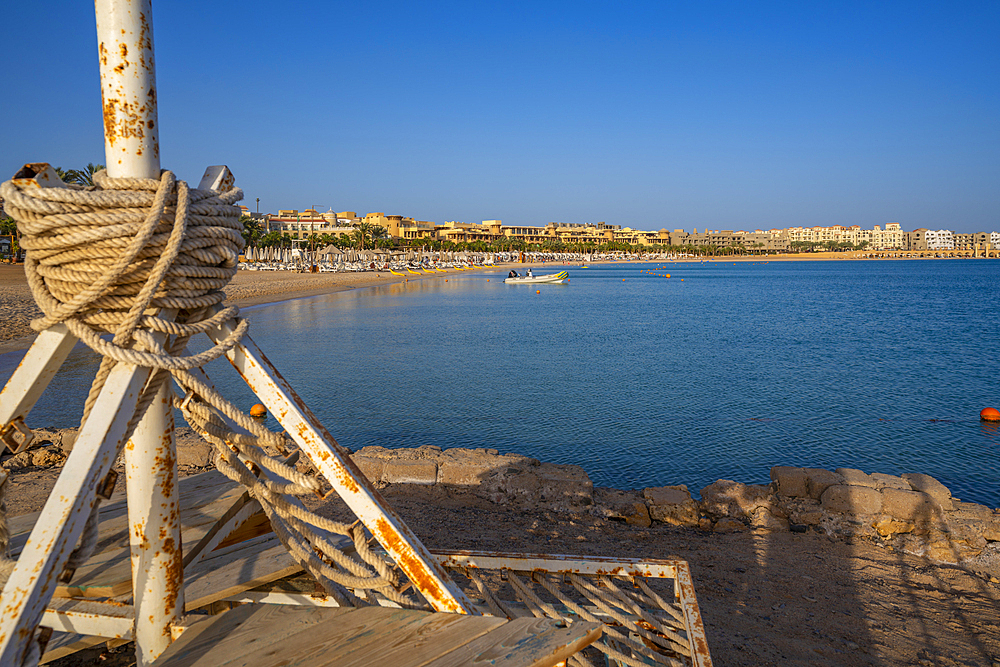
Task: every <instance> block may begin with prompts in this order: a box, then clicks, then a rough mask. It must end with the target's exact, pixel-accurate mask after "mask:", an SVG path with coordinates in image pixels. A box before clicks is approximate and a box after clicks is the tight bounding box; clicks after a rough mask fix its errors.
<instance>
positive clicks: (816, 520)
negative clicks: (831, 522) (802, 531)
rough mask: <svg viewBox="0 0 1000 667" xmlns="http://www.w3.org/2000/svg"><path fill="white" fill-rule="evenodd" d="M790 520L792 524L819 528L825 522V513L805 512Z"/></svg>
mask: <svg viewBox="0 0 1000 667" xmlns="http://www.w3.org/2000/svg"><path fill="white" fill-rule="evenodd" d="M790 518H791V521H792V523H797V524H801V525H803V526H818V525H819V524H820V523H822V521H823V512H821V511H819V510H806V511H804V512H799V513H797V514H792V515H791V517H790Z"/></svg>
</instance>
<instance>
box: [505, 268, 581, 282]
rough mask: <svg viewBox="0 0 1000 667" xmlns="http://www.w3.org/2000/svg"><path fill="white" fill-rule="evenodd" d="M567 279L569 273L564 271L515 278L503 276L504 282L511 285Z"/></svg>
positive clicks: (563, 280) (564, 280) (565, 280)
mask: <svg viewBox="0 0 1000 667" xmlns="http://www.w3.org/2000/svg"><path fill="white" fill-rule="evenodd" d="M568 280H569V274H568V273H566V272H565V271H560V272H559V273H550V274H548V275H545V276H518V277H517V278H505V279H504V282H505V283H509V284H512V285H540V284H543V283H544V284H552V283H564V282H567V281H568Z"/></svg>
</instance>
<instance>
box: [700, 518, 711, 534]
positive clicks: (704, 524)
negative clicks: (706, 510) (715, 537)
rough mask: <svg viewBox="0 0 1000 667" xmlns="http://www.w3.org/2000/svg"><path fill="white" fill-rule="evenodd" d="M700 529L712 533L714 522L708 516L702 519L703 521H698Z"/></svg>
mask: <svg viewBox="0 0 1000 667" xmlns="http://www.w3.org/2000/svg"><path fill="white" fill-rule="evenodd" d="M698 527H699V528H701V529H702V530H704V531H710V530H712V520H711V519H709V518H708V517H707V516H705V517H702V518H701V519H699V520H698Z"/></svg>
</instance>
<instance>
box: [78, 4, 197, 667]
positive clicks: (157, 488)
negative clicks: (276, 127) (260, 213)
mask: <svg viewBox="0 0 1000 667" xmlns="http://www.w3.org/2000/svg"><path fill="white" fill-rule="evenodd" d="M94 6H95V10H96V14H97V41H98V53H99V56H100V68H101V104H102V107H103V110H104V154H105V158H106V159H107V169H108V175H109V176H111V177H113V178H159V176H160V148H159V127H158V118H157V113H156V67H155V61H154V57H153V12H152V5H151V2H150V0H96V1H95V3H94ZM171 400H172V399H171V393H170V387H169V383H168V384H167V385H164V387H163V388H162V389H161V390H160V392H159V393H158V394H157V396H156V399H155V400H154V401H153V403H152V404H151V405H150V406H149V409H148V410H146V413H145V414H144V415H143V417H142V420H141V421H140V422H139V425H138V427H137V428H136V431H135V433H134V434H133V436H132V439H131V440H130V441H129V443H128V445H127V446H126V448H125V466H126V491H127V494H128V520H129V544H130V547H131V552H132V590H133V595H134V598H133V599H134V604H135V640H136V660H137V664H139V665H148V664H151V663H152V662H153V660H155V659H156V658H157V657H158V656H159V655H160V654H161V653H163V651H164V650H166V648H167V647H168V646H169V645H170V642H171V641H172V635H171V627H173V626H175V625H177V624H178V623H179V622H180V620H181V616H182V615H183V613H184V588H183V587H184V575H183V564H182V563H183V561H182V553H181V533H180V503H179V500H178V495H177V457H176V448H175V444H174V421H173V409H172V404H171Z"/></svg>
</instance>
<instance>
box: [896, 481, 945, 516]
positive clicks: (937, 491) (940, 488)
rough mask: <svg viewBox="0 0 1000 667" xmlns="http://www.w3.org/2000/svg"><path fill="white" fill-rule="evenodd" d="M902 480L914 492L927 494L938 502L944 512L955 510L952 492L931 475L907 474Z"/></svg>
mask: <svg viewBox="0 0 1000 667" xmlns="http://www.w3.org/2000/svg"><path fill="white" fill-rule="evenodd" d="M902 478H903V479H904V480H906V481H907V482H908V483H909V485H910V487H911V488H912V489H913V490H914V491H921V492H923V493H926V494H927V495H929V496H930V497H931V498H933V499H934V500H936V501H937V503H938V504H939V505H941V508H942V509H944V510H951V509H954V507H953V505H952V502H951V491H949V490H948V487H946V486H945V485H944V484H942V483H941V482H939V481H937V480H936V479H934V478H933V477H931V476H930V475H924V474H921V473H905V474H903V475H902Z"/></svg>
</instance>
